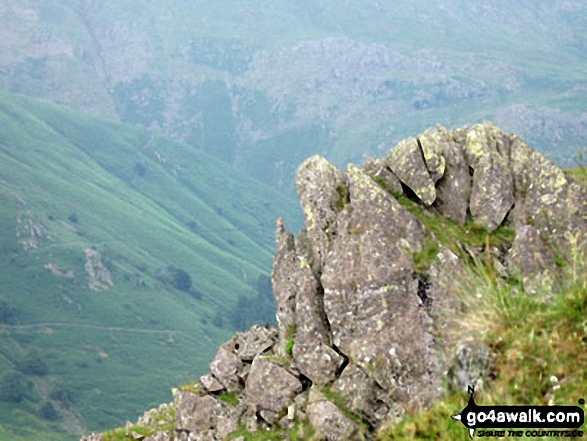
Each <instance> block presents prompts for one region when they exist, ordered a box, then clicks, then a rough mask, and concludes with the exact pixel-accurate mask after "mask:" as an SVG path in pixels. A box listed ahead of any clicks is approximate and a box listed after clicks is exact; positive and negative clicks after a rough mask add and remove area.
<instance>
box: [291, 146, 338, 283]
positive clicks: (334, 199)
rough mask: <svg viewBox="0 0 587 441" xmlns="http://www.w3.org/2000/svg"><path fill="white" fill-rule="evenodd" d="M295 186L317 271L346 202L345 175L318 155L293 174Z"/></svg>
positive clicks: (305, 162)
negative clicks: (339, 213)
mask: <svg viewBox="0 0 587 441" xmlns="http://www.w3.org/2000/svg"><path fill="white" fill-rule="evenodd" d="M296 185H297V188H298V194H299V196H300V203H301V205H302V209H303V211H304V219H305V222H306V230H307V232H308V236H309V237H310V239H311V242H312V244H313V247H312V252H313V255H314V259H313V263H314V264H315V265H316V267H315V268H314V269H315V271H316V272H320V268H322V264H323V262H324V258H325V256H326V254H327V253H328V249H329V244H330V237H331V235H332V234H334V233H335V232H334V230H333V228H332V227H333V224H334V221H335V219H336V215H337V213H338V212H339V211H340V209H341V208H342V207H343V206H344V204H345V203H346V193H347V188H346V187H347V185H346V178H345V176H344V174H343V173H342V172H341V171H340V170H338V169H337V168H336V167H335V166H333V165H332V164H331V163H330V162H328V161H327V160H326V159H324V158H323V157H321V156H313V157H311V158H309V159H307V160H306V161H304V162H303V163H302V164H301V165H300V166H299V167H298V169H297V171H296Z"/></svg>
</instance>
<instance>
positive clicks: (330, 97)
mask: <svg viewBox="0 0 587 441" xmlns="http://www.w3.org/2000/svg"><path fill="white" fill-rule="evenodd" d="M586 8H587V6H586V5H585V3H584V2H582V1H580V0H569V1H565V2H564V3H552V2H549V1H545V0H525V1H519V2H506V1H503V0H493V1H491V2H485V3H484V4H483V5H480V4H474V3H471V2H467V1H464V0H446V1H443V2H442V3H441V4H439V3H438V2H434V1H431V0H417V1H402V2H394V3H393V4H391V3H389V4H388V3H386V2H382V1H379V0H368V1H356V0H352V1H351V0H347V1H343V2H341V1H333V0H328V1H323V2H320V3H316V2H312V1H309V0H303V1H299V2H296V3H295V4H290V3H287V2H274V1H264V0H245V1H242V0H228V1H224V2H221V3H219V2H214V1H210V0H197V1H174V2H147V1H139V2H137V1H129V0H123V1H116V2H115V1H111V0H88V1H84V2H78V1H72V0H51V1H50V2H46V1H45V2H41V1H38V0H26V1H16V0H3V1H2V2H0V87H2V88H4V89H7V90H11V91H16V92H20V93H24V94H27V95H31V96H36V97H42V98H46V99H50V100H52V101H55V102H58V103H67V104H69V105H72V106H74V107H76V108H78V109H80V110H81V111H83V112H92V113H98V114H102V115H108V116H111V117H117V118H119V119H121V120H123V121H127V122H131V123H134V124H140V125H143V126H148V127H151V128H155V129H157V130H161V131H163V132H164V133H166V134H169V135H172V136H174V137H176V138H179V139H183V140H185V141H187V142H188V143H190V144H191V145H194V146H196V147H198V148H201V149H204V150H207V151H209V152H210V153H213V154H214V155H216V156H217V157H219V158H221V159H223V160H224V161H227V162H229V163H231V164H233V165H235V166H236V167H238V168H242V169H244V170H245V171H246V172H247V173H250V174H253V175H254V176H256V177H258V178H260V179H263V180H265V182H267V183H270V185H282V186H289V187H291V188H293V184H291V183H292V182H293V179H292V178H293V172H294V170H295V167H296V166H297V164H298V163H299V162H300V161H301V160H303V158H305V157H307V156H310V155H312V154H315V153H320V154H323V155H325V156H326V157H328V158H329V159H330V160H332V161H333V162H335V163H336V164H337V165H339V166H342V165H344V163H345V162H346V161H349V160H360V159H362V158H361V156H362V155H364V154H367V153H371V154H375V153H377V154H381V153H382V152H383V151H386V150H387V149H388V148H389V146H390V145H392V144H394V143H395V142H398V141H399V140H400V139H402V138H404V137H405V136H408V135H409V134H410V133H416V132H420V131H423V130H424V129H425V128H426V127H428V126H430V125H433V124H436V123H442V124H444V125H446V126H449V127H450V126H456V125H459V124H464V123H470V122H471V121H473V120H481V119H484V118H489V119H493V120H495V121H497V122H498V123H499V124H500V125H501V126H503V127H505V128H506V129H509V130H511V131H516V133H519V134H520V135H521V136H524V137H525V138H526V139H528V141H529V142H532V143H533V145H535V146H536V147H537V148H538V149H539V150H541V151H543V152H545V153H547V154H548V156H549V157H550V158H551V159H554V160H556V161H557V162H558V163H561V164H565V165H569V164H572V159H573V157H574V154H575V152H576V149H577V147H579V146H581V145H583V144H585V143H586V142H587V119H586V116H585V112H587V107H585V99H586V97H587V83H586V76H585V70H586V68H587V65H586V62H585V60H586V59H587V58H586V57H585V53H586V48H587V40H586V38H585V33H584V32H583V29H584V28H585V25H586V23H587V9H586Z"/></svg>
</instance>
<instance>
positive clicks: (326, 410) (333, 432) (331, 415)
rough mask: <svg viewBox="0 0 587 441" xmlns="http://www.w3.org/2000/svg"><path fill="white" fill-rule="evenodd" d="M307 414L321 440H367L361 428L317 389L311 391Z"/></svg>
mask: <svg viewBox="0 0 587 441" xmlns="http://www.w3.org/2000/svg"><path fill="white" fill-rule="evenodd" d="M307 414H308V420H309V421H310V425H311V426H312V427H313V428H314V430H315V431H316V434H317V436H318V439H320V440H327V441H353V440H363V439H365V438H364V436H363V434H362V433H361V431H360V428H359V426H357V425H356V424H355V423H354V422H353V421H351V420H350V419H349V418H348V417H347V416H346V415H345V414H344V413H343V412H342V411H341V410H340V409H339V408H338V407H337V406H336V405H335V404H334V403H332V402H331V401H328V399H327V398H326V397H325V396H324V394H322V393H321V392H319V391H318V390H316V389H315V388H312V389H311V390H310V397H309V400H308V408H307Z"/></svg>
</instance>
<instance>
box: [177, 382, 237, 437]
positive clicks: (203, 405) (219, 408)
mask: <svg viewBox="0 0 587 441" xmlns="http://www.w3.org/2000/svg"><path fill="white" fill-rule="evenodd" d="M173 399H174V404H175V413H176V420H177V429H178V430H185V431H188V432H191V433H194V434H205V433H208V434H213V435H218V437H219V438H220V439H223V438H224V437H225V436H227V435H228V434H229V433H231V432H234V431H235V430H237V429H238V421H239V418H240V416H241V414H242V412H243V409H242V408H241V407H235V406H231V405H229V404H227V403H225V402H224V401H221V400H219V399H218V398H216V397H214V396H211V395H200V394H196V393H193V392H189V391H181V390H176V391H175V393H174V396H173ZM212 439H214V438H212Z"/></svg>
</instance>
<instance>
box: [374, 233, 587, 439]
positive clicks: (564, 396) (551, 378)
mask: <svg viewBox="0 0 587 441" xmlns="http://www.w3.org/2000/svg"><path fill="white" fill-rule="evenodd" d="M575 245H576V244H575ZM570 248H573V244H571V245H570ZM571 251H572V250H571ZM574 256H575V259H574V264H573V268H572V269H571V268H567V274H566V276H567V277H566V282H565V283H564V285H563V286H562V287H561V294H560V295H559V296H557V297H556V298H555V299H554V301H553V302H548V301H546V300H544V297H541V296H527V295H525V294H524V293H523V292H520V288H519V286H511V285H509V284H507V283H505V282H501V281H498V280H496V279H495V278H494V276H493V275H491V274H490V273H488V272H483V271H482V272H478V273H477V275H474V276H473V278H474V280H476V291H477V292H478V294H479V295H478V296H472V295H470V293H466V292H463V293H462V299H463V303H464V304H465V305H466V310H465V312H464V313H460V320H459V324H460V327H459V330H458V331H456V333H455V335H454V338H455V339H458V338H465V337H468V338H470V339H478V340H481V341H484V342H486V343H487V344H488V345H489V346H490V347H491V348H492V352H493V354H494V357H495V365H494V376H495V378H494V379H492V380H491V381H489V382H487V383H486V384H484V385H483V388H482V389H481V390H479V391H478V392H479V393H477V394H476V402H477V404H479V405H483V404H486V405H490V404H499V405H548V404H557V405H576V404H577V403H578V400H579V399H580V398H585V391H586V390H587V368H586V366H587V320H586V317H587V316H586V313H587V272H586V271H585V261H584V256H581V255H580V254H577V253H575V254H574ZM479 274H482V275H483V276H480V275H479ZM467 400H468V396H467V395H466V394H465V393H457V394H454V395H450V396H447V397H446V398H445V399H443V400H441V401H439V402H438V403H437V404H435V405H434V406H433V407H432V408H431V409H430V410H427V411H425V412H421V413H412V414H410V415H408V417H407V418H406V419H405V420H404V421H403V422H402V423H400V424H398V425H396V426H394V427H389V426H388V427H383V428H381V430H380V431H379V433H378V439H381V440H392V439H430V440H432V439H454V440H463V441H464V440H466V439H468V434H467V431H466V430H465V429H464V427H463V426H462V425H461V424H460V423H457V422H456V421H453V420H452V419H451V418H450V416H451V415H452V414H455V413H458V412H459V411H460V410H461V409H462V408H464V407H465V405H466V403H467ZM541 439H550V438H541ZM552 439H554V438H552Z"/></svg>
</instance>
